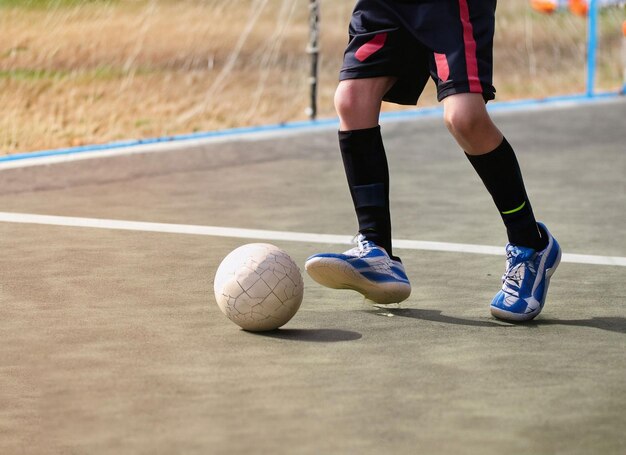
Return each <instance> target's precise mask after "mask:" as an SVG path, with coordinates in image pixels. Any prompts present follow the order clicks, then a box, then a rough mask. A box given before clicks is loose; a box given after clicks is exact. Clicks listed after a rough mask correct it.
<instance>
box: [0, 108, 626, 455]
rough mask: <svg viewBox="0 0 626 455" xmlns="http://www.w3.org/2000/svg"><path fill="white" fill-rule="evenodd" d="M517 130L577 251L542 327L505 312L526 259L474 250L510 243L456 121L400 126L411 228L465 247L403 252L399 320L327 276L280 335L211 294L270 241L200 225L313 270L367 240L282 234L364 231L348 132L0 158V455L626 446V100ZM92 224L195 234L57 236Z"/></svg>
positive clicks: (523, 119)
mask: <svg viewBox="0 0 626 455" xmlns="http://www.w3.org/2000/svg"><path fill="white" fill-rule="evenodd" d="M494 117H495V119H496V122H497V123H498V125H499V126H500V127H501V129H502V130H503V131H504V133H505V134H506V136H507V137H508V139H509V141H510V142H511V143H512V144H513V145H514V147H515V148H516V150H517V153H518V158H519V160H520V162H521V164H522V168H523V170H524V173H525V178H526V183H527V187H528V192H529V194H530V196H531V199H532V201H533V205H534V208H535V212H536V214H537V215H538V218H539V219H540V220H543V221H545V222H546V224H547V225H548V226H549V227H550V229H551V230H552V231H553V233H554V234H555V236H556V237H557V238H558V240H559V241H560V243H561V245H562V246H563V249H564V252H565V253H567V254H568V255H571V256H568V257H567V261H564V262H563V263H562V264H561V266H560V267H559V270H558V271H557V272H556V274H555V276H554V278H553V280H552V284H551V289H550V293H549V295H548V302H547V304H546V307H545V309H544V311H543V312H542V314H541V315H540V316H539V317H538V318H537V319H536V320H535V321H533V322H530V323H526V324H521V325H512V324H507V323H503V322H500V321H497V320H495V319H493V318H491V317H490V315H489V309H488V306H489V301H490V299H491V297H492V295H493V294H494V293H495V292H496V290H497V289H498V287H499V282H500V275H501V274H502V271H503V267H504V256H503V253H502V255H499V256H498V255H493V254H490V252H492V249H490V248H485V249H484V251H483V250H481V251H483V252H482V253H466V252H460V251H458V250H459V249H460V248H457V246H455V245H456V244H477V245H486V246H497V247H499V248H500V247H501V248H503V246H504V243H505V242H506V239H505V236H504V229H503V228H502V226H501V223H500V219H499V216H498V214H497V211H496V210H495V209H494V207H493V205H492V202H491V200H490V197H489V195H488V194H487V193H486V191H485V190H484V189H483V187H482V184H481V183H480V181H479V179H478V177H476V176H475V175H474V173H473V170H472V169H471V166H470V165H469V163H468V162H467V160H466V159H465V158H464V157H463V156H462V153H461V152H460V151H459V150H458V148H457V146H456V145H455V144H454V143H453V142H452V140H451V139H450V138H449V136H448V134H447V133H446V131H445V130H444V127H443V126H442V124H441V121H440V119H437V118H418V119H412V120H404V121H397V122H386V123H384V124H383V134H384V136H385V138H386V141H387V142H386V144H387V150H388V152H389V159H390V167H391V172H392V205H393V216H394V221H395V231H394V237H396V238H398V239H403V240H418V241H432V242H443V244H444V245H445V246H446V247H450V249H451V250H452V251H433V250H423V249H416V248H415V245H417V246H418V247H419V245H422V244H416V243H410V242H408V243H405V245H407V246H409V247H410V248H404V249H398V253H399V254H400V255H401V256H402V258H403V261H404V263H405V265H406V268H407V272H408V274H409V277H410V278H411V280H412V283H413V288H414V290H413V294H412V296H411V297H410V298H409V300H407V301H406V302H404V303H403V304H402V305H401V306H400V307H392V308H390V309H380V308H375V307H372V306H369V305H367V304H365V303H364V302H363V301H362V299H361V298H360V297H359V296H358V295H357V294H352V293H349V292H346V291H333V290H330V289H325V288H322V287H320V286H319V285H317V284H316V283H314V282H313V281H312V280H310V279H309V278H308V277H306V276H305V298H304V301H303V304H302V307H301V309H300V311H299V312H298V313H297V314H296V316H295V317H294V318H293V319H292V320H291V321H290V322H289V323H288V324H287V325H286V326H284V328H283V329H280V330H278V331H275V332H270V333H266V334H253V333H248V332H245V331H242V330H240V329H239V328H238V327H237V326H235V325H234V324H232V323H231V322H230V321H228V320H227V319H226V318H225V317H224V316H223V315H222V314H221V313H220V312H219V309H218V307H217V305H216V304H215V302H214V300H213V297H212V278H213V274H214V273H215V270H216V268H217V266H218V264H219V262H220V260H221V259H222V258H223V257H224V256H225V255H226V254H227V253H228V252H230V251H231V250H232V249H234V248H235V247H237V246H239V245H241V244H243V243H248V242H252V241H256V240H255V239H254V238H249V239H246V238H234V237H228V235H230V234H229V233H231V234H232V235H235V232H237V231H232V230H228V231H227V232H226V233H225V234H224V235H226V236H213V235H197V234H185V233H182V231H184V226H187V225H193V226H219V227H227V228H246V229H253V230H255V231H254V232H253V233H252V234H251V235H256V234H255V233H258V234H259V235H262V234H263V233H264V232H265V231H272V233H271V235H273V236H275V237H276V239H275V240H272V243H274V244H276V245H278V246H280V247H281V248H283V249H285V250H287V251H288V252H289V253H290V254H291V255H292V257H293V258H294V259H295V260H296V261H297V262H298V263H299V264H300V265H301V266H302V264H303V263H304V260H305V259H306V257H307V256H309V255H310V254H313V253H316V252H320V251H343V250H345V249H347V248H348V246H347V245H339V244H334V243H332V242H333V239H334V237H324V238H321V237H320V239H321V240H319V241H316V240H315V239H313V240H311V239H310V238H309V237H307V238H306V239H305V240H284V238H286V237H284V236H283V234H281V233H284V232H296V233H314V234H338V235H341V236H342V237H341V238H342V239H343V238H349V237H350V236H351V235H352V234H353V233H354V232H355V229H356V225H355V221H354V218H353V215H352V209H351V203H350V200H349V195H348V192H347V187H346V184H345V181H344V176H343V170H342V168H341V165H340V157H339V154H338V152H337V147H336V144H335V142H336V134H335V131H334V128H333V127H329V128H321V129H318V130H304V131H302V132H298V131H291V132H288V133H280V132H278V133H276V134H270V135H267V136H266V137H264V138H263V137H261V138H256V139H255V140H252V139H253V137H249V138H246V137H232V138H230V139H225V140H219V141H207V142H206V143H205V144H190V145H189V147H187V148H186V149H185V150H180V149H177V150H174V151H171V152H168V151H161V152H160V153H135V154H129V155H121V156H115V157H108V158H99V159H86V160H79V161H72V162H67V163H62V164H55V165H42V166H29V167H22V168H6V169H2V165H0V212H2V213H0V220H1V221H0V251H1V252H2V253H1V254H0V271H1V274H0V336H1V339H2V342H1V343H0V453H3V454H20V453H24V454H31V453H37V454H44V453H45V454H52V453H54V454H56V453H63V454H101V453H115V454H122V453H146V454H148V453H150V454H161V453H162V454H171V453H181V454H183V453H184V454H194V453H197V454H230V453H233V454H236V453H259V454H261V453H271V454H319V453H333V454H335V453H337V454H387V453H389V454H416V453H420V454H421V453H425V454H503V453H507V454H624V453H626V412H625V409H626V267H624V263H625V262H624V261H626V260H625V259H624V257H626V232H625V230H624V224H625V222H626V183H625V182H626V180H625V179H624V175H625V172H626V130H625V128H624V127H625V123H624V119H625V118H626V102H625V101H624V100H613V101H605V102H594V103H584V104H580V105H576V106H564V107H558V106H556V107H545V108H540V109H528V110H519V111H513V112H498V113H495V114H494ZM177 147H178V146H172V148H173V149H176V148H177ZM12 213H17V214H37V215H53V216H60V217H70V218H62V219H56V218H55V219H45V218H44V219H35V220H34V221H38V222H39V223H42V224H32V223H26V222H25V221H28V220H30V221H33V220H32V219H30V218H28V217H27V216H25V215H15V216H13V218H12V217H11V215H10V214H12ZM85 219H89V220H90V221H85ZM92 219H96V220H123V221H138V222H145V223H167V224H175V225H177V228H176V229H174V231H177V229H178V230H180V231H181V232H170V233H167V232H159V230H160V229H161V228H163V227H164V225H163V224H159V225H152V224H142V225H134V228H136V229H138V230H125V229H109V228H107V227H115V226H114V225H113V224H112V222H109V221H102V222H100V226H101V227H100V228H92V227H80V226H62V225H55V224H64V223H65V224H72V223H74V224H77V225H81V224H89V223H91V224H94V223H95V224H98V221H93V220H92ZM16 221H17V222H16ZM179 225H182V227H181V226H179ZM132 226H133V225H130V224H123V225H122V226H118V227H126V228H130V227H132ZM150 226H153V227H155V229H154V232H147V231H146V230H147V229H148V227H150ZM143 228H146V229H143ZM274 231H280V232H279V233H275V232H274ZM203 232H204V233H205V234H206V233H207V232H205V231H203ZM244 235H245V233H244ZM281 236H283V237H281ZM307 239H308V240H307ZM323 242H328V243H323ZM575 255H586V256H575ZM589 256H592V258H591V259H593V260H597V262H599V263H600V265H598V264H586V263H584V262H585V261H588V260H589V259H590V258H589Z"/></svg>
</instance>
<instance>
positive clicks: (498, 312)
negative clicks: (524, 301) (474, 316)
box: [490, 249, 561, 322]
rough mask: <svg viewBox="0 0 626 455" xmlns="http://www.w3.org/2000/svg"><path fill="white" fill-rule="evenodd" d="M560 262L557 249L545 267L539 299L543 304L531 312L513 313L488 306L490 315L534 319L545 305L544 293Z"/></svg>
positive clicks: (545, 293) (559, 254)
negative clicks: (547, 266)
mask: <svg viewBox="0 0 626 455" xmlns="http://www.w3.org/2000/svg"><path fill="white" fill-rule="evenodd" d="M560 263H561V250H560V249H559V253H558V255H557V257H556V261H555V262H554V264H553V265H552V267H550V268H549V269H546V284H545V286H544V288H543V297H542V299H541V301H542V302H543V305H541V306H540V307H539V308H538V309H537V310H536V311H534V312H532V313H524V314H520V313H513V312H511V311H506V310H503V309H501V308H497V307H493V306H492V307H490V308H491V315H492V316H493V317H495V318H498V319H501V320H503V321H513V322H524V321H530V320H532V319H534V318H535V317H537V315H538V314H539V313H541V310H543V307H544V306H545V303H546V295H547V294H548V288H549V287H550V278H552V275H553V274H554V272H556V268H557V267H558V266H559V264H560Z"/></svg>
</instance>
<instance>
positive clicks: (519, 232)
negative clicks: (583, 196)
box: [444, 93, 548, 251]
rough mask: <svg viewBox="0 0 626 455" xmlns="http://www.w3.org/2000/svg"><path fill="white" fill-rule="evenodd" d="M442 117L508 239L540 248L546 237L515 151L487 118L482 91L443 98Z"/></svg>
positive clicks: (513, 242) (545, 241) (535, 248)
mask: <svg viewBox="0 0 626 455" xmlns="http://www.w3.org/2000/svg"><path fill="white" fill-rule="evenodd" d="M444 118H445V122H446V126H447V127H448V129H449V130H450V132H451V133H452V135H453V136H454V138H455V139H456V140H457V142H458V143H459V145H460V146H461V147H462V148H463V149H464V150H465V153H466V154H467V157H468V159H469V160H470V162H471V164H472V166H474V169H475V170H476V172H477V173H478V175H479V176H480V178H481V179H482V181H483V183H484V184H485V186H486V187H487V190H488V191H489V193H490V194H491V196H492V197H493V200H494V202H495V204H496V207H497V208H498V211H499V212H500V215H501V217H502V220H503V221H504V224H505V226H506V228H507V234H508V238H509V242H510V243H512V244H514V245H518V246H525V247H530V248H533V249H534V250H536V251H541V250H543V249H544V248H545V247H546V245H547V242H548V240H547V238H546V237H545V236H542V233H541V232H540V230H539V228H538V227H537V222H536V220H535V216H534V214H533V211H532V207H531V204H530V201H529V200H528V195H527V194H526V189H525V186H524V181H523V178H522V173H521V171H520V167H519V164H518V162H517V159H516V157H515V153H514V151H513V149H512V148H511V146H510V145H509V143H508V142H507V141H506V139H504V137H503V136H502V133H500V131H499V130H498V128H497V127H496V126H495V125H494V123H493V122H492V121H491V118H490V117H489V114H488V113H487V109H486V107H485V102H484V100H483V97H482V95H481V94H474V93H462V94H457V95H451V96H449V97H447V98H445V100H444Z"/></svg>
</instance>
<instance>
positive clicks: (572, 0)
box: [569, 0, 589, 16]
mask: <svg viewBox="0 0 626 455" xmlns="http://www.w3.org/2000/svg"><path fill="white" fill-rule="evenodd" d="M569 10H570V11H571V12H572V13H574V14H576V15H577V16H586V15H587V13H588V12H589V3H588V2H587V0H569Z"/></svg>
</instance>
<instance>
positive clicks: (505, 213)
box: [501, 201, 526, 215]
mask: <svg viewBox="0 0 626 455" xmlns="http://www.w3.org/2000/svg"><path fill="white" fill-rule="evenodd" d="M525 206H526V201H524V202H522V205H520V206H519V207H517V208H516V209H513V210H509V211H507V212H501V213H502V214H503V215H510V214H511V213H515V212H519V211H520V210H522V209H523V208H524V207H525Z"/></svg>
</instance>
